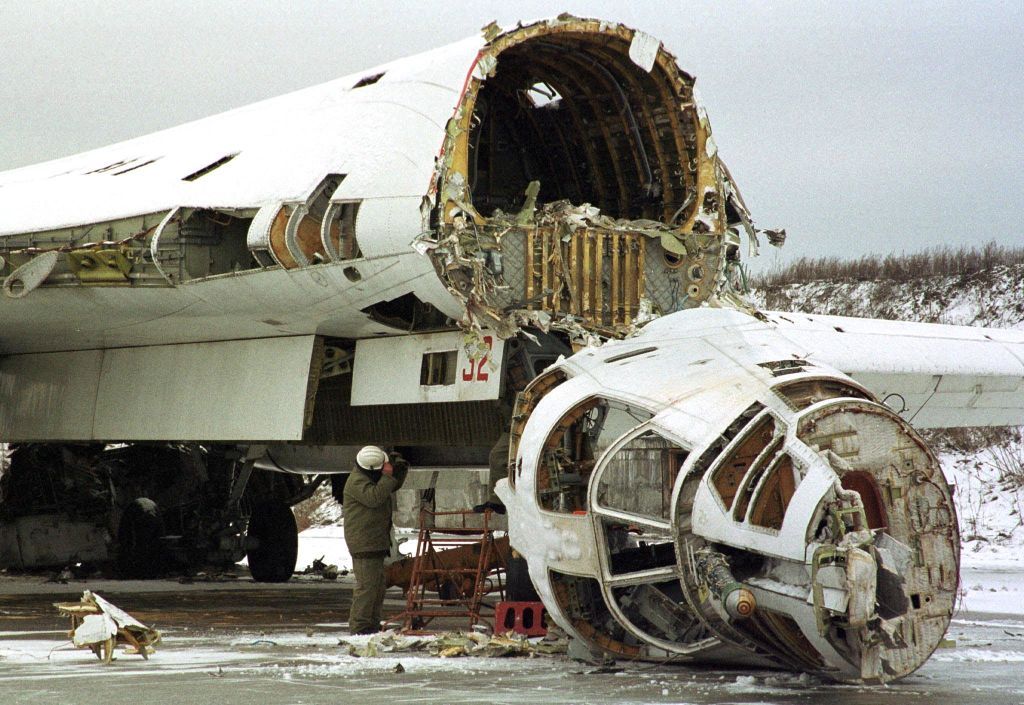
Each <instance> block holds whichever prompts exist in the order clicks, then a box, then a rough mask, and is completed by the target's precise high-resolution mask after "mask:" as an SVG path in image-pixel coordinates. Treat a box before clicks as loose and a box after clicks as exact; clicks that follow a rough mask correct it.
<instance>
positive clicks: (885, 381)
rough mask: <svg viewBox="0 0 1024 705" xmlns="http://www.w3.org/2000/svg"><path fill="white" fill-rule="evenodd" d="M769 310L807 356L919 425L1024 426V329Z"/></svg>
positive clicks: (783, 330)
mask: <svg viewBox="0 0 1024 705" xmlns="http://www.w3.org/2000/svg"><path fill="white" fill-rule="evenodd" d="M766 315H767V316H768V319H769V320H770V321H771V322H772V323H773V324H774V325H775V326H776V327H777V330H778V332H779V333H781V334H782V335H783V336H785V337H786V338H787V339H788V340H790V341H792V342H793V343H794V344H796V345H797V346H798V348H801V349H803V350H804V351H806V352H805V353H803V354H802V357H803V358H804V359H806V360H808V361H809V362H821V363H825V364H828V365H831V366H832V367H835V368H836V369H838V370H840V371H842V372H845V373H846V374H848V375H850V376H851V377H853V378H854V379H855V380H857V381H858V382H860V383H861V384H863V385H864V386H865V387H867V388H868V389H870V390H871V391H872V392H874V393H875V394H877V395H878V398H879V399H882V400H884V401H885V403H886V404H887V405H888V406H890V407H891V408H893V409H894V410H895V411H897V412H899V413H900V415H901V416H903V418H905V419H906V420H907V421H909V422H911V423H913V424H914V426H916V427H918V428H950V427H957V426H1009V425H1021V424H1024V331H1020V330H1007V329H995V328H974V327H969V326H948V325H940V324H934V323H906V322H902V321H882V320H877V319H867V318H849V317H843V316H819V315H810V314H804V313H780V312H768V313H767V314H766Z"/></svg>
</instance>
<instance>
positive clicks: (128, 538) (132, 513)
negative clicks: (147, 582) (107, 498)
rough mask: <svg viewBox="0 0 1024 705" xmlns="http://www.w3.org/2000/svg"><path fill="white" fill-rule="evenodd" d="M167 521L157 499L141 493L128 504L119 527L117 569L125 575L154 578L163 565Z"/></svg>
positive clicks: (127, 576) (124, 576) (125, 576)
mask: <svg viewBox="0 0 1024 705" xmlns="http://www.w3.org/2000/svg"><path fill="white" fill-rule="evenodd" d="M163 534H164V522H163V519H161V518H160V509H159V508H158V507H157V506H156V502H154V501H153V500H151V499H149V498H147V497H139V498H137V499H135V500H133V501H132V503H131V504H129V505H128V506H127V507H125V510H124V513H122V514H121V523H120V524H119V525H118V527H117V572H118V573H119V574H120V575H121V577H122V578H142V579H147V578H155V577H156V576H157V575H159V574H160V571H161V569H162V568H164V552H163V550H162V547H161V544H160V537H161V536H163Z"/></svg>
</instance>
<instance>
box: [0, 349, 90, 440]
mask: <svg viewBox="0 0 1024 705" xmlns="http://www.w3.org/2000/svg"><path fill="white" fill-rule="evenodd" d="M102 369H103V351H102V350H85V351H80V352H67V353H46V354H41V355H13V356H10V357H0V438H3V439H4V441H5V442H9V441H14V440H15V439H17V438H26V439H27V438H81V439H88V438H91V437H92V429H93V422H94V419H95V413H96V395H97V393H98V391H99V380H100V375H101V371H102Z"/></svg>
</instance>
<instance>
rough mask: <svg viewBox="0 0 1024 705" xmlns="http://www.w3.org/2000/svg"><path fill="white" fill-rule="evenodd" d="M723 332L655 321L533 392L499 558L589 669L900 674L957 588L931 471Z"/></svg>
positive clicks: (844, 390)
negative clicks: (655, 662) (620, 660)
mask: <svg viewBox="0 0 1024 705" xmlns="http://www.w3.org/2000/svg"><path fill="white" fill-rule="evenodd" d="M736 315H737V314H736V313H735V312H729V311H721V310H719V311H715V310H707V309H705V310H701V311H693V312H683V313H680V314H675V315H673V316H668V317H665V318H664V319H661V320H659V321H657V322H656V323H654V324H651V325H650V326H648V328H646V329H645V330H644V332H643V333H641V334H640V335H638V336H637V337H635V338H632V339H630V340H629V341H626V342H622V343H609V344H607V345H605V346H603V347H602V348H600V349H599V350H594V351H588V352H586V353H584V354H581V355H576V356H574V357H573V358H570V359H569V360H566V361H564V362H563V363H561V364H560V365H557V366H555V367H554V368H553V369H550V370H548V371H547V372H545V374H544V375H543V376H541V377H539V378H538V379H537V380H536V381H535V382H534V383H533V384H532V385H531V386H530V388H528V389H527V390H526V392H525V393H524V394H523V395H522V397H521V399H520V406H519V408H518V409H517V414H516V417H515V418H516V420H515V421H514V422H513V431H514V434H513V447H512V451H511V455H510V460H511V464H510V467H511V468H512V470H511V471H510V474H509V479H508V481H507V484H506V485H505V486H502V487H500V488H499V494H500V495H501V496H502V498H503V499H504V500H505V502H506V503H507V504H508V505H509V510H510V511H509V514H510V516H512V517H514V519H513V520H510V537H511V541H512V545H513V547H515V548H516V549H517V550H518V551H519V552H520V553H522V554H523V555H524V556H525V557H526V558H527V560H528V561H529V564H530V573H531V576H532V578H533V580H534V583H535V584H536V585H537V586H538V589H539V592H540V594H541V595H542V596H543V597H544V599H545V601H546V602H547V604H548V606H549V608H552V610H553V616H554V618H555V619H556V620H557V621H558V622H559V623H560V624H561V625H562V626H564V627H565V628H566V629H567V630H569V632H570V633H571V634H573V635H574V636H576V637H578V638H579V639H581V640H583V641H584V642H585V643H586V644H587V645H588V646H590V647H591V649H593V650H594V651H595V652H597V653H604V654H612V655H615V656H619V657H627V658H648V659H662V658H668V657H675V658H677V659H682V660H688V659H692V660H697V661H711V662H726V663H751V664H752V663H762V664H765V663H773V664H775V665H782V666H785V667H788V668H793V669H797V670H802V671H809V672H815V673H818V674H821V675H823V676H825V677H829V678H833V679H836V680H841V681H853V680H864V681H868V682H884V681H888V680H892V679H895V678H899V677H901V676H904V675H906V674H908V673H910V672H911V671H913V670H915V669H916V668H917V667H919V666H920V665H921V664H922V663H923V662H924V661H925V660H926V659H927V658H928V656H929V655H930V654H931V652H932V651H933V650H934V649H935V648H936V647H937V646H938V644H939V642H940V641H941V640H942V638H943V636H944V634H945V630H946V627H947V626H948V624H949V620H950V615H951V613H952V609H953V605H954V600H955V596H956V590H957V585H958V563H959V548H958V547H959V540H958V534H957V526H956V517H955V512H954V509H953V504H952V501H951V497H950V492H949V489H948V487H947V485H946V482H945V479H944V478H943V475H942V472H941V470H940V468H939V465H938V463H937V461H936V459H935V457H934V455H933V454H932V453H931V452H930V451H929V450H928V448H927V447H926V446H925V445H924V443H923V442H922V441H921V439H920V438H919V436H918V435H917V434H916V433H915V432H914V430H913V429H912V428H910V427H909V426H908V425H907V424H906V423H905V422H904V421H902V420H901V419H900V418H899V417H897V416H896V415H895V414H893V413H892V411H890V410H889V409H887V408H886V407H884V406H882V405H881V404H879V403H877V401H876V400H875V399H874V398H873V397H872V396H871V395H870V393H868V392H867V391H865V390H864V389H863V388H862V387H860V386H859V385H858V384H856V383H855V382H853V381H852V380H851V379H849V378H848V377H846V376H845V375H842V374H840V373H838V372H836V371H834V370H830V369H827V368H821V367H819V366H814V365H810V364H809V363H806V362H805V361H802V360H794V359H793V358H792V357H789V358H788V359H786V358H778V357H775V356H777V355H778V353H779V351H780V350H781V349H782V348H781V347H778V348H777V347H776V346H775V345H772V344H771V342H772V341H771V335H770V334H768V333H766V336H765V338H763V339H762V340H761V343H762V344H760V345H758V346H753V345H745V344H744V343H743V342H742V341H737V339H736V338H735V336H734V335H732V334H731V333H728V332H725V327H727V326H729V325H732V324H736V323H739V322H738V321H735V320H734V317H735V316H736ZM709 325H719V326H722V327H721V328H711V329H708V328H707V326H709ZM758 325H760V324H757V323H754V324H748V327H750V326H753V327H756V326H758ZM694 328H697V329H698V330H699V329H701V328H704V330H705V332H704V333H701V334H694V333H692V332H687V331H692V330H693V329H694ZM765 340H767V344H765ZM782 347H784V346H782ZM727 351H728V357H727V356H726V352H727ZM773 354H774V355H773ZM738 361H742V362H743V363H745V364H736V363H737V362H738Z"/></svg>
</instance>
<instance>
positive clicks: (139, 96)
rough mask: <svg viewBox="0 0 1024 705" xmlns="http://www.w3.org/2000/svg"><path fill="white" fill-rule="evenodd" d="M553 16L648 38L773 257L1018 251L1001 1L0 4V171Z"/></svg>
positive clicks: (1013, 97)
mask: <svg viewBox="0 0 1024 705" xmlns="http://www.w3.org/2000/svg"><path fill="white" fill-rule="evenodd" d="M510 7H514V8H515V9H509V8H510ZM566 10H568V11H571V12H573V13H574V14H578V15H586V16H596V17H602V18H607V19H614V20H619V21H622V22H625V23H626V24H629V25H631V26H634V27H638V28H640V29H643V30H645V31H647V32H650V33H652V34H654V35H655V36H657V37H658V38H660V39H662V40H663V41H664V43H665V45H666V46H667V47H668V49H669V50H670V51H672V52H673V53H674V54H675V55H676V56H677V57H678V59H679V62H680V64H681V65H682V67H683V68H684V69H685V70H687V71H689V72H690V73H692V74H694V75H696V77H697V84H698V86H699V87H700V90H701V93H702V94H703V97H704V100H705V103H706V104H707V106H708V111H709V114H710V118H711V125H712V128H713V130H714V133H715V138H716V141H717V143H718V145H719V151H720V153H721V155H722V156H723V158H724V159H725V161H726V162H727V163H728V164H729V167H730V170H731V171H732V173H733V176H734V177H735V178H736V180H737V181H738V182H739V184H740V186H741V188H742V190H743V194H744V197H745V198H746V201H747V205H748V206H749V207H750V209H751V211H752V213H753V215H754V218H755V220H756V222H757V224H758V225H759V226H760V227H785V228H786V229H787V230H788V231H789V235H790V240H789V242H787V244H786V246H785V248H784V249H783V252H782V254H781V256H782V257H783V259H787V260H788V259H790V258H792V257H795V256H799V255H814V256H817V255H824V254H839V255H843V256H860V255H862V254H866V253H888V252H891V251H896V252H899V251H903V250H907V251H912V250H918V249H921V248H923V247H927V246H929V245H932V244H936V243H949V244H954V245H959V244H963V243H974V242H977V243H983V242H987V241H989V240H996V241H999V242H1002V243H1005V244H1015V245H1021V244H1024V228H1022V226H1021V220H1022V217H1021V213H1022V211H1024V177H1022V175H1021V173H1022V167H1024V158H1022V157H1024V117H1022V116H1024V59H1022V57H1024V42H1022V37H1024V3H1022V2H1020V0H1017V1H1016V2H1007V3H996V2H990V3H965V2H950V3H939V2H929V3H920V4H917V3H908V2H900V3H885V4H882V3H868V2H857V3H835V4H819V3H810V2H793V3H766V2H751V3H723V2H695V1H691V0H671V1H669V2H658V3H655V2H649V3H648V2H626V1H625V0H618V1H617V2H569V1H566V0H562V1H560V2H520V3H514V4H513V3H507V2H505V3H490V2H483V1H479V2H474V3H471V4H461V3H456V2H430V3H426V2H423V3H411V2H410V3H399V2H394V3H374V2H365V1H364V2H342V1H340V0H277V1H275V2H271V1H268V0H238V1H236V0H155V1H154V0H128V1H127V2H124V1H123V0H117V1H116V2H115V1H114V0H0V170H2V169H8V168H12V167H16V166H21V165H24V164H30V163H34V162H37V161H43V160H46V159H51V158H54V157H59V156H64V155H66V154H71V153H74V152H78V151H82V150H84V149H88V148H92V147H98V146H102V145H104V144H108V143H112V142H116V141H119V140H122V139H125V138H128V137H132V136H136V135H140V134H145V133H148V132H152V131H154V130H157V129H160V128H164V127H170V126H172V125H176V124H178V123H181V122H185V121H187V120H190V119H194V118H198V117H203V116H206V115H210V114H213V113H216V112H220V111H222V110H225V109H228V108H232V107H236V106H239V105H244V104H246V103H250V102H253V101H255V100H258V99H261V98H266V97H270V96H274V95H279V94H281V93H285V92H288V91H291V90H294V89H297V88H301V87H304V86H309V85H313V84H317V83H321V82H323V81H326V80H329V79H331V78H334V77H337V76H341V75H344V74H347V73H351V72H353V71H356V70H359V69H361V68H365V67H368V66H372V65H374V64H377V63H381V62H383V61H386V60H389V59H393V58H398V57H400V56H406V55H409V54H413V53H416V52H419V51H424V50H427V49H430V48H432V47H435V46H438V45H440V44H445V43H448V42H451V41H455V40H458V39H461V38H463V37H465V36H468V35H471V34H475V33H477V32H478V31H479V28H480V27H482V26H483V25H485V24H487V23H488V22H489V21H490V20H492V19H497V20H498V22H499V23H500V24H502V25H503V26H508V25H511V24H514V22H515V21H516V20H517V19H533V18H538V17H548V16H552V15H556V14H558V13H559V12H562V11H566ZM778 257H780V255H779V254H774V253H773V252H771V251H768V248H766V256H765V257H762V258H761V259H762V263H761V264H762V266H763V265H767V264H770V263H772V262H773V261H774V260H775V259H777V258H778Z"/></svg>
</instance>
